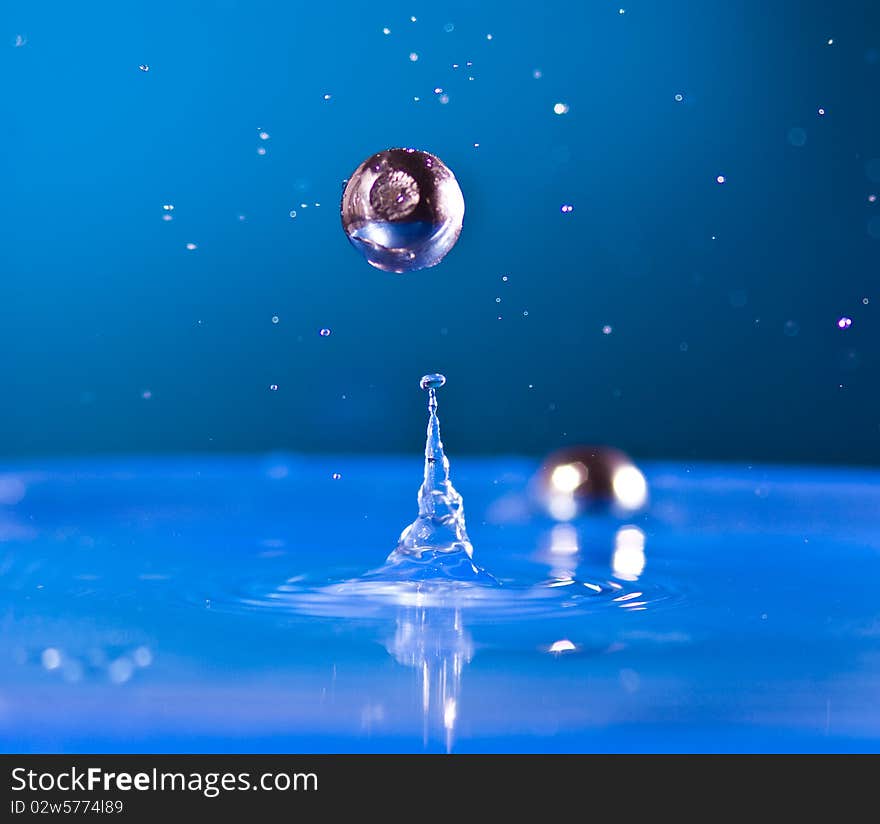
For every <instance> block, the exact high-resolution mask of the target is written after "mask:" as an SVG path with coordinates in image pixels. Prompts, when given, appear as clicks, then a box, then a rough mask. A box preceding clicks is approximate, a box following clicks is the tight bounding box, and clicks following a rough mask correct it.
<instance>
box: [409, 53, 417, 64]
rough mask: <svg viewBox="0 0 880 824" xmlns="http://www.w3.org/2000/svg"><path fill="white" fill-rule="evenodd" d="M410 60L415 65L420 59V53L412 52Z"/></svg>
mask: <svg viewBox="0 0 880 824" xmlns="http://www.w3.org/2000/svg"><path fill="white" fill-rule="evenodd" d="M409 59H410V61H412V62H413V63H415V62H416V61H417V60H418V59H419V55H418V52H410V53H409Z"/></svg>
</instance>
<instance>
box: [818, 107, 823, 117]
mask: <svg viewBox="0 0 880 824" xmlns="http://www.w3.org/2000/svg"><path fill="white" fill-rule="evenodd" d="M817 114H818V115H819V117H824V115H825V109H823V108H819V110H818V112H817Z"/></svg>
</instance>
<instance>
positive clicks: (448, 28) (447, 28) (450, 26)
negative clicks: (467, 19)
mask: <svg viewBox="0 0 880 824" xmlns="http://www.w3.org/2000/svg"><path fill="white" fill-rule="evenodd" d="M443 31H445V32H446V33H447V34H452V32H454V31H455V26H454V25H453V24H452V23H447V24H446V25H444V26H443Z"/></svg>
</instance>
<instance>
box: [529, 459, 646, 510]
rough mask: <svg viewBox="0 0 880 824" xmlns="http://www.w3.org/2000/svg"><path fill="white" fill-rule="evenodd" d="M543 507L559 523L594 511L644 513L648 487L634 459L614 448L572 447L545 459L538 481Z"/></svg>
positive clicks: (537, 486) (538, 493)
mask: <svg viewBox="0 0 880 824" xmlns="http://www.w3.org/2000/svg"><path fill="white" fill-rule="evenodd" d="M534 488H535V490H536V493H537V497H538V499H539V501H540V504H541V506H542V507H543V508H544V509H546V511H547V512H548V513H549V515H550V516H551V517H552V518H554V519H555V520H557V521H570V520H571V519H572V518H576V517H577V516H578V515H582V514H584V513H586V512H591V511H593V512H594V511H609V510H610V511H615V512H618V513H621V514H626V513H631V512H634V511H636V510H638V509H641V508H642V507H643V506H644V505H645V503H646V502H647V500H648V485H647V482H646V481H645V476H644V475H643V474H642V472H641V470H639V468H638V467H637V466H636V465H635V463H633V461H632V459H631V458H630V457H629V456H628V455H627V454H626V453H624V452H622V451H621V450H619V449H614V448H613V447H610V446H570V447H565V448H563V449H559V450H557V451H555V452H553V453H551V454H550V455H548V456H547V458H545V459H544V461H543V463H542V464H541V468H540V469H539V470H538V472H537V474H536V476H535V479H534Z"/></svg>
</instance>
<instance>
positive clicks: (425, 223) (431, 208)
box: [341, 149, 464, 273]
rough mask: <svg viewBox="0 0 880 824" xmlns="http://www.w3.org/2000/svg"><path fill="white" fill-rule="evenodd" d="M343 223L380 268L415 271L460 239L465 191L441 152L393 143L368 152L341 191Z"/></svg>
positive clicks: (433, 263) (435, 261) (438, 258)
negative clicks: (442, 159)
mask: <svg viewBox="0 0 880 824" xmlns="http://www.w3.org/2000/svg"><path fill="white" fill-rule="evenodd" d="M341 212H342V227H343V229H344V230H345V232H346V234H347V235H348V239H349V240H350V241H351V243H352V245H353V246H354V247H355V248H356V249H357V250H358V251H359V252H360V253H361V254H362V255H363V256H364V257H365V258H366V259H367V262H368V263H370V264H371V265H372V266H375V267H376V268H377V269H382V270H384V271H386V272H397V273H402V272H411V271H414V270H416V269H425V268H427V267H429V266H436V265H437V264H438V263H439V262H440V261H441V260H443V258H444V257H445V256H446V254H447V253H448V252H449V250H450V249H452V247H453V246H454V245H455V243H456V241H457V240H458V237H459V234H460V233H461V225H462V220H463V219H464V197H463V196H462V193H461V189H460V188H459V186H458V181H456V179H455V176H454V175H453V174H452V172H451V171H450V170H449V168H448V167H447V166H446V165H445V164H444V163H443V161H441V160H440V159H439V158H438V157H435V156H434V155H432V154H429V153H428V152H422V151H418V150H417V149H388V150H387V151H384V152H379V153H377V154H375V155H373V156H372V157H369V158H367V160H365V161H364V162H363V163H361V165H360V166H358V168H357V169H356V170H355V172H354V173H353V174H352V176H351V178H350V179H349V181H348V184H347V185H346V187H345V192H344V193H343V195H342V207H341Z"/></svg>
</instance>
